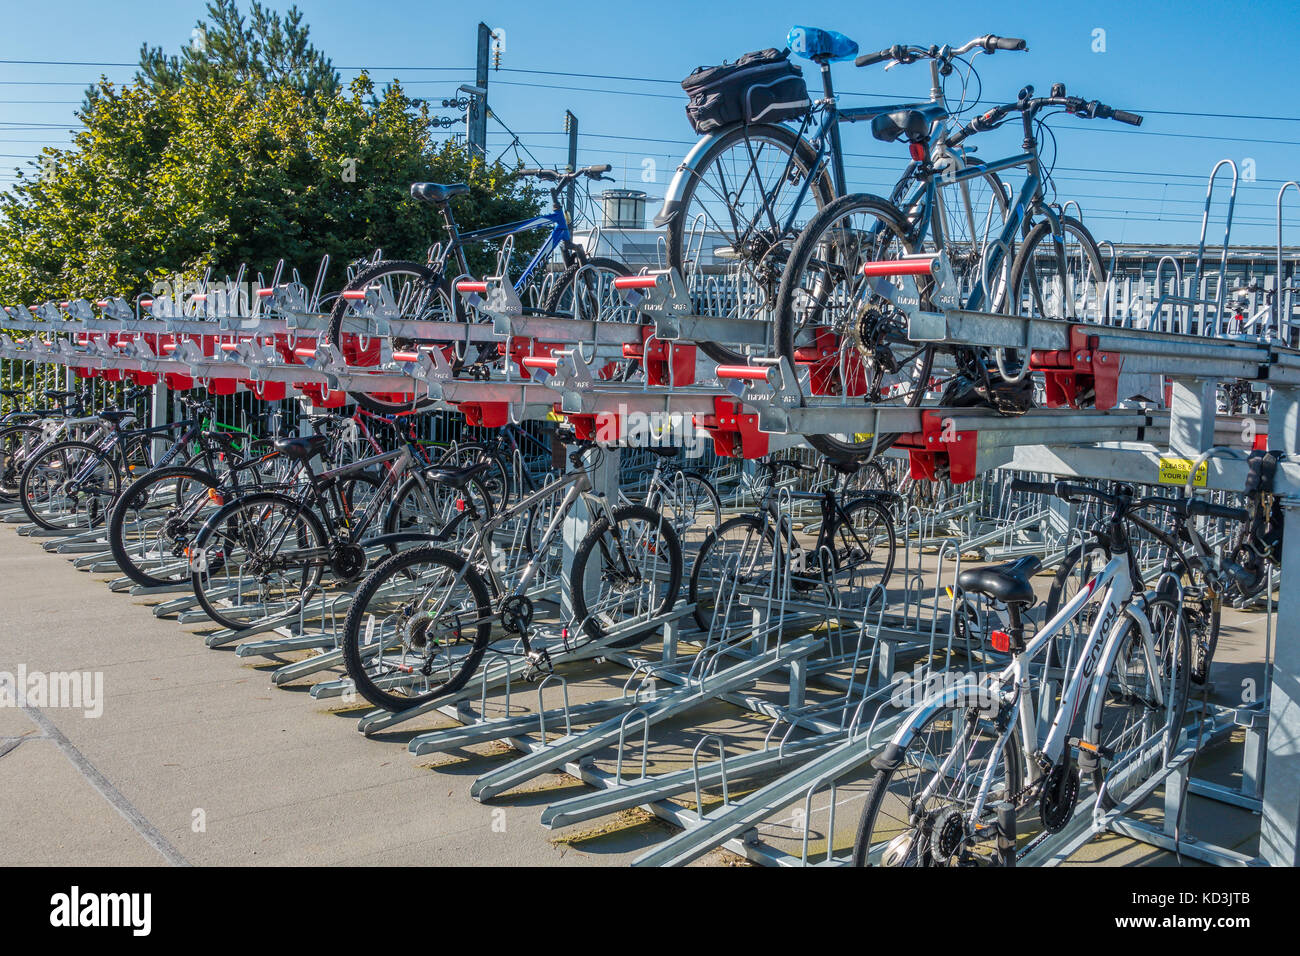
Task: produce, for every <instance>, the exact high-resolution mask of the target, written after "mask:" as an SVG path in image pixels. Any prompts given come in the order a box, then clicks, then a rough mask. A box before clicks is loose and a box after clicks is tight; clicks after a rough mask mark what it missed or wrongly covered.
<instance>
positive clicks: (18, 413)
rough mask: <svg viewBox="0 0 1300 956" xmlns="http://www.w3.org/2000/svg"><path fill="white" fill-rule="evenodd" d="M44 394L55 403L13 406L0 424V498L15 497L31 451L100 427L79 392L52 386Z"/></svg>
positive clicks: (81, 436) (84, 435) (93, 433)
mask: <svg viewBox="0 0 1300 956" xmlns="http://www.w3.org/2000/svg"><path fill="white" fill-rule="evenodd" d="M11 391H12V390H11ZM17 391H19V394H23V393H22V392H21V390H17ZM44 394H45V397H46V398H48V399H50V400H51V401H55V402H59V403H60V404H59V406H58V407H57V408H38V409H32V410H30V411H22V410H20V409H15V410H13V411H11V412H10V413H9V414H7V415H6V416H5V419H4V422H5V424H4V427H3V428H0V502H10V501H16V500H17V499H18V479H19V478H20V477H21V476H22V473H23V469H24V468H26V467H27V463H28V461H30V460H31V457H32V456H33V455H34V454H36V453H38V452H40V451H42V450H44V449H45V448H47V447H49V446H50V445H52V444H54V443H55V442H58V441H62V440H64V439H66V438H68V437H69V436H71V437H74V438H79V439H84V440H93V439H94V438H95V437H97V436H98V434H99V432H100V431H101V430H102V428H103V427H104V426H103V423H102V422H101V421H100V420H99V419H98V418H96V417H95V416H94V415H86V413H85V405H86V399H85V396H84V395H83V394H81V393H79V392H68V391H57V390H54V389H48V390H46V391H45V393H44ZM91 426H93V427H91ZM88 427H90V430H87V429H88Z"/></svg>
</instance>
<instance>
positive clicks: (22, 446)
mask: <svg viewBox="0 0 1300 956" xmlns="http://www.w3.org/2000/svg"><path fill="white" fill-rule="evenodd" d="M42 434H44V433H43V432H42V430H41V429H39V428H37V427H36V426H35V425H10V426H9V427H8V428H5V429H0V501H17V500H18V479H19V478H21V477H22V473H23V469H24V468H26V467H27V460H28V459H29V458H30V457H31V456H32V454H33V453H34V452H35V451H36V449H37V447H38V446H39V444H40V440H41V435H42Z"/></svg>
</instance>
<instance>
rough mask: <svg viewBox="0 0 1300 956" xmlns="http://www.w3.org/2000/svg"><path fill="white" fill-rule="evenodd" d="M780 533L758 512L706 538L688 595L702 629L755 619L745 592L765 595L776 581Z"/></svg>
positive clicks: (725, 627) (734, 520) (732, 520)
mask: <svg viewBox="0 0 1300 956" xmlns="http://www.w3.org/2000/svg"><path fill="white" fill-rule="evenodd" d="M775 544H776V534H775V532H774V531H773V529H772V525H771V523H770V522H766V521H764V520H763V519H762V518H760V517H758V516H757V515H737V516H736V517H734V518H730V519H728V520H727V521H724V522H722V524H720V525H719V526H718V527H717V528H716V529H714V530H713V531H710V532H709V533H708V534H707V535H705V537H704V543H703V544H701V545H700V552H699V554H697V555H696V556H695V564H694V566H693V567H692V568H691V581H690V586H689V590H688V591H687V599H688V600H689V601H690V602H691V603H692V604H694V605H695V611H694V617H695V623H696V624H697V625H698V626H699V628H700V630H702V631H708V630H709V629H710V628H711V627H719V628H721V629H722V630H721V631H719V633H722V631H725V630H729V629H730V628H731V627H733V626H735V627H744V626H746V624H752V623H753V620H754V611H753V608H752V607H749V606H748V605H745V604H743V603H742V602H741V601H740V600H739V598H740V595H742V594H748V595H752V596H754V597H766V596H767V595H768V594H770V593H771V589H772V588H773V587H774V586H775V585H776V580H777V573H776V571H777V560H776V547H775Z"/></svg>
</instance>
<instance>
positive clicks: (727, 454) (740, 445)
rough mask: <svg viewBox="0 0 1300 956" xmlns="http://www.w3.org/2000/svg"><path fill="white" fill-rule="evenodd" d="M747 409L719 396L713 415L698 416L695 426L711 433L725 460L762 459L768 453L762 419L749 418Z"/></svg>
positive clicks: (714, 402)
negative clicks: (745, 410) (759, 425)
mask: <svg viewBox="0 0 1300 956" xmlns="http://www.w3.org/2000/svg"><path fill="white" fill-rule="evenodd" d="M743 407H744V406H742V405H741V403H740V402H737V401H733V400H732V399H730V398H727V397H726V396H724V395H718V396H716V397H715V398H714V399H713V414H712V415H696V416H695V424H696V425H698V426H699V427H701V428H703V429H704V430H705V431H707V432H708V433H709V437H710V438H712V439H713V450H714V451H716V452H717V453H718V454H719V455H720V456H722V457H723V458H762V457H763V456H764V455H766V454H767V452H768V444H769V438H768V435H767V433H766V432H761V431H759V430H758V416H757V415H749V414H746V413H745V412H744V411H742V409H743Z"/></svg>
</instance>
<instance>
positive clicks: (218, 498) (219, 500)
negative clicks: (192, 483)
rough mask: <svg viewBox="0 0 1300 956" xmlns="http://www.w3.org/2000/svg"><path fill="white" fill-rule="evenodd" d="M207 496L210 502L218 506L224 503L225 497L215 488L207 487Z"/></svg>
mask: <svg viewBox="0 0 1300 956" xmlns="http://www.w3.org/2000/svg"><path fill="white" fill-rule="evenodd" d="M208 498H210V499H211V500H212V503H213V504H214V505H216V506H217V507H218V508H220V507H221V506H222V505H224V504H225V503H226V499H225V498H224V497H223V496H222V494H221V492H219V491H217V489H216V488H209V489H208Z"/></svg>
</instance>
